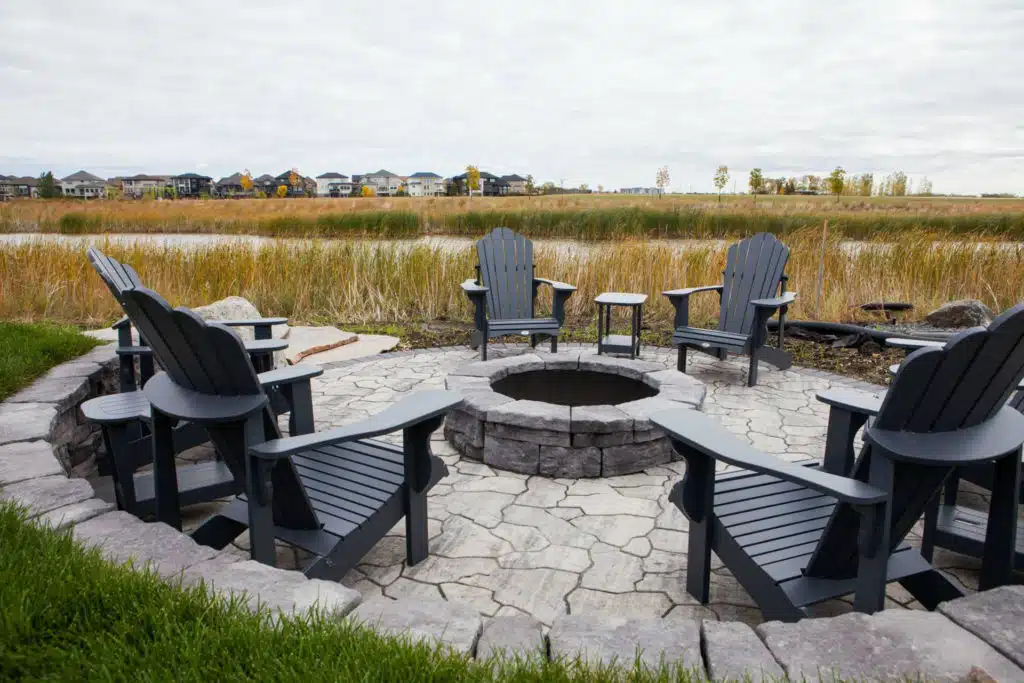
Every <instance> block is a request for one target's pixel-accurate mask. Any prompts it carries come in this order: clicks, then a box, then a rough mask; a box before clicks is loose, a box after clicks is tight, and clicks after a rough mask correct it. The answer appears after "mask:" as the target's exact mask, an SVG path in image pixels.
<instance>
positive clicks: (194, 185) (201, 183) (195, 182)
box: [171, 173, 213, 199]
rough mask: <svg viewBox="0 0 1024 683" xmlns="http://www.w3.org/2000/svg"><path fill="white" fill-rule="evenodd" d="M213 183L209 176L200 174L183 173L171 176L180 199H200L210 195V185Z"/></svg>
mask: <svg viewBox="0 0 1024 683" xmlns="http://www.w3.org/2000/svg"><path fill="white" fill-rule="evenodd" d="M212 181H213V178H211V177H210V176H208V175H199V174H198V173H182V174H181V175H175V176H171V184H172V185H173V187H174V189H175V191H176V192H177V193H178V196H179V197H188V198H196V199H198V198H199V197H200V196H202V195H204V194H210V183H211V182H212Z"/></svg>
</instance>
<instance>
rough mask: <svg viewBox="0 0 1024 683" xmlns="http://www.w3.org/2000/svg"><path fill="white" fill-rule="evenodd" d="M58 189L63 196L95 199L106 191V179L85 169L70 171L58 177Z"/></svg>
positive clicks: (102, 195) (104, 194)
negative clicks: (75, 171) (62, 176)
mask: <svg viewBox="0 0 1024 683" xmlns="http://www.w3.org/2000/svg"><path fill="white" fill-rule="evenodd" d="M60 189H61V192H62V193H63V194H64V196H65V197H81V198H84V199H96V198H97V197H104V196H106V193H107V181H106V180H104V179H103V178H100V177H99V176H95V175H93V174H92V173H88V172H86V171H78V172H77V173H72V174H71V175H69V176H67V177H66V178H61V179H60Z"/></svg>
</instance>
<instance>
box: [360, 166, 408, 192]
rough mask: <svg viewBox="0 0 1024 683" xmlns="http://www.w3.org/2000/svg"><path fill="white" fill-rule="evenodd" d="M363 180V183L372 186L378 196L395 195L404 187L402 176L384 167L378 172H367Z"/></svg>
mask: <svg viewBox="0 0 1024 683" xmlns="http://www.w3.org/2000/svg"><path fill="white" fill-rule="evenodd" d="M361 180H362V184H363V185H367V186H369V187H371V188H372V189H373V192H374V194H376V195H377V196H378V197H393V196H395V193H397V192H398V189H399V188H400V187H402V178H401V177H400V176H398V175H397V174H395V173H392V172H391V171H386V170H384V169H383V168H382V169H380V170H379V171H377V172H376V173H367V174H366V175H364V176H363V177H362V179H361Z"/></svg>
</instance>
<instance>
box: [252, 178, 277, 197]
mask: <svg viewBox="0 0 1024 683" xmlns="http://www.w3.org/2000/svg"><path fill="white" fill-rule="evenodd" d="M252 186H253V189H255V190H256V191H258V192H263V193H265V194H266V195H267V196H268V197H272V196H274V193H275V192H277V186H278V182H277V178H275V177H274V176H272V175H270V174H269V173H264V174H263V175H261V176H257V177H255V178H253V179H252Z"/></svg>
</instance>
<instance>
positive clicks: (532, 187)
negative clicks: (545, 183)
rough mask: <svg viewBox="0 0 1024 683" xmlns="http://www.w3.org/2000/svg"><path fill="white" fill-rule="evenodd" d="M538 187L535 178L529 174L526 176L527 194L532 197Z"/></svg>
mask: <svg viewBox="0 0 1024 683" xmlns="http://www.w3.org/2000/svg"><path fill="white" fill-rule="evenodd" d="M536 189H537V187H536V186H535V185H534V183H533V176H532V175H529V174H527V176H526V194H529V195H532V194H533V193H534V191H535V190H536Z"/></svg>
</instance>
